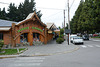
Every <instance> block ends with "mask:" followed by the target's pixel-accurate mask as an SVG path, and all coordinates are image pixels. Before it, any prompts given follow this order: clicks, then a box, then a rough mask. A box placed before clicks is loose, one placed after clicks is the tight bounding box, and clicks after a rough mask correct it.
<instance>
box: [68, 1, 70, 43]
mask: <svg viewBox="0 0 100 67" xmlns="http://www.w3.org/2000/svg"><path fill="white" fill-rule="evenodd" d="M69 13H70V9H69V0H68V29H69V30H70V14H69ZM69 44H70V33H68V45H69Z"/></svg>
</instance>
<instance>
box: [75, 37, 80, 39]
mask: <svg viewBox="0 0 100 67" xmlns="http://www.w3.org/2000/svg"><path fill="white" fill-rule="evenodd" d="M74 39H82V38H81V37H74Z"/></svg>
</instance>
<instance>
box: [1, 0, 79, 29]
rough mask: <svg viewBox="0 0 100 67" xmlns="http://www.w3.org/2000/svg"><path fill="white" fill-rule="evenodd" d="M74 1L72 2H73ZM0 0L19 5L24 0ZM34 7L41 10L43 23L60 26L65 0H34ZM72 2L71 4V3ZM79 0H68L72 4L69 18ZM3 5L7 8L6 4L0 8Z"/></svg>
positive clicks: (65, 5) (65, 6)
mask: <svg viewBox="0 0 100 67" xmlns="http://www.w3.org/2000/svg"><path fill="white" fill-rule="evenodd" d="M73 1H74V3H73ZM0 2H4V3H15V5H16V6H17V5H19V3H21V2H24V0H0ZM35 2H36V8H37V9H38V10H41V13H42V14H43V15H42V18H41V19H42V22H44V23H48V22H49V23H50V22H52V23H55V25H56V26H57V27H58V26H62V23H63V22H64V14H63V9H67V0H35ZM72 3H73V5H72ZM79 3H80V0H69V6H71V5H72V7H71V9H70V19H71V18H72V17H73V15H74V13H75V11H76V9H77V7H78V5H79ZM3 7H5V8H6V9H7V8H8V5H7V4H1V3H0V8H3ZM65 15H66V23H67V15H68V14H67V11H66V14H65Z"/></svg>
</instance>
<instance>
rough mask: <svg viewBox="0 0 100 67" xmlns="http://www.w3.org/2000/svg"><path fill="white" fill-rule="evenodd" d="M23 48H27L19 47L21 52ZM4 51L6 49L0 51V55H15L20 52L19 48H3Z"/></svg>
mask: <svg viewBox="0 0 100 67" xmlns="http://www.w3.org/2000/svg"><path fill="white" fill-rule="evenodd" d="M22 50H25V48H19V52H21V51H22ZM1 51H2V52H3V51H5V52H4V53H0V55H13V54H18V51H17V49H2V50H1Z"/></svg>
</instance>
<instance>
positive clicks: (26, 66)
mask: <svg viewBox="0 0 100 67" xmlns="http://www.w3.org/2000/svg"><path fill="white" fill-rule="evenodd" d="M40 64H41V63H15V64H11V65H10V66H13V67H19V66H23V67H24V66H25V67H29V66H39V65H40Z"/></svg>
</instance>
